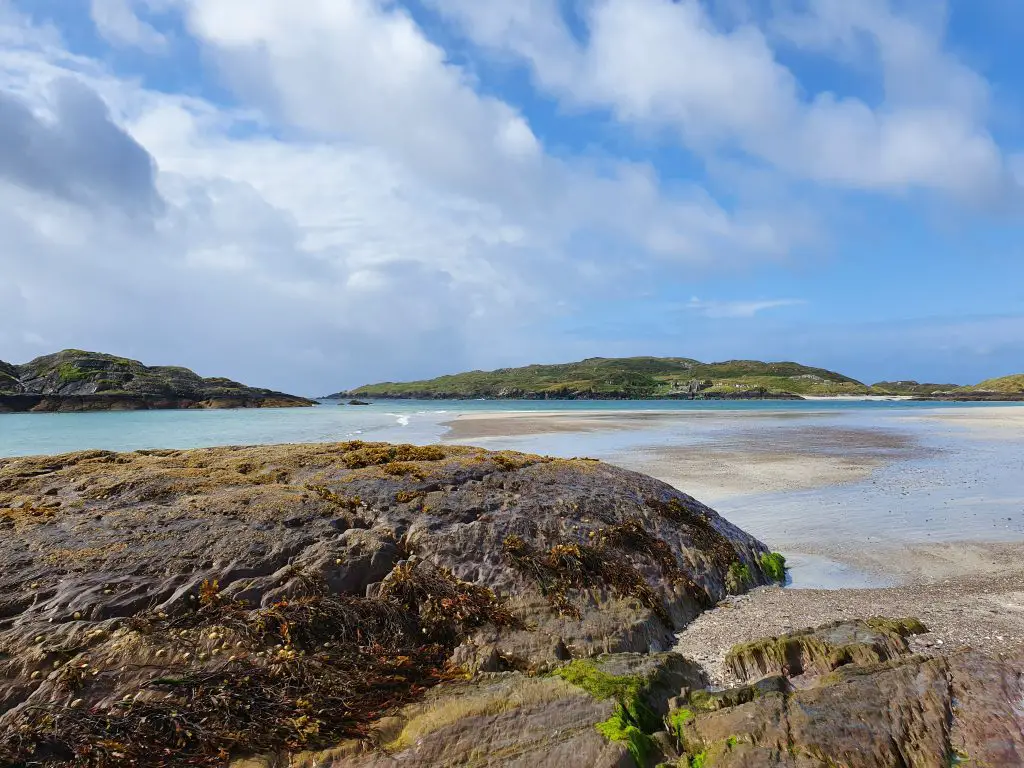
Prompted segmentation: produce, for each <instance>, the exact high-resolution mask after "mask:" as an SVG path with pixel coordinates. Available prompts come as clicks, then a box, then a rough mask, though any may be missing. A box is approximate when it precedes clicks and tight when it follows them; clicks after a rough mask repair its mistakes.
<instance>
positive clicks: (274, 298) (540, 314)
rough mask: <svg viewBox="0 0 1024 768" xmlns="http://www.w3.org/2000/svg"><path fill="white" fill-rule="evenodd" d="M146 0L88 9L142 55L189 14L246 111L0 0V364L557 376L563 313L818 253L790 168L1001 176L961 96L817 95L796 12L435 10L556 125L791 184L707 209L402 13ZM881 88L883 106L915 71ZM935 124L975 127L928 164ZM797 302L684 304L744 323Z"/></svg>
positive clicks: (946, 135) (952, 181)
mask: <svg viewBox="0 0 1024 768" xmlns="http://www.w3.org/2000/svg"><path fill="white" fill-rule="evenodd" d="M154 2H155V0H145V3H146V4H145V6H143V5H139V4H137V3H136V4H133V3H131V2H128V1H127V0H122V2H109V1H108V2H107V3H101V2H96V3H95V4H94V6H93V12H94V17H95V18H96V21H97V29H98V30H99V32H100V33H101V34H103V35H105V36H106V37H107V38H108V39H109V40H111V41H113V42H114V43H116V44H118V45H133V46H136V47H141V48H143V49H147V50H154V51H155V50H158V48H160V47H161V46H160V45H158V44H156V43H155V38H152V36H150V35H148V33H147V32H146V29H147V27H145V26H133V24H134V22H132V21H131V19H135V20H136V21H138V22H139V24H140V25H142V24H143V22H142V21H141V20H140V19H139V17H138V15H137V14H135V13H134V9H137V8H142V7H146V8H157V9H158V10H160V11H161V12H167V13H180V14H181V21H182V22H183V26H182V27H181V29H182V30H183V31H182V32H180V34H182V35H185V34H188V35H190V36H191V38H192V39H191V40H190V45H193V44H194V45H195V46H196V47H198V48H199V54H200V55H199V57H197V60H198V61H201V62H202V63H203V66H204V67H207V69H206V70H204V72H203V73H202V76H203V77H204V78H207V79H212V78H214V77H217V78H221V80H222V83H223V84H225V85H227V86H228V87H229V88H230V89H231V92H232V95H233V101H232V103H231V104H230V105H228V104H225V103H215V102H214V101H212V100H209V99H206V98H201V97H198V96H195V95H191V96H189V95H184V94H180V93H177V94H176V93H169V92H165V91H161V90H156V89H151V88H147V87H146V86H145V85H144V84H143V83H144V82H145V81H144V80H140V79H138V78H134V77H132V76H130V75H124V74H121V73H118V72H114V71H111V70H110V69H109V66H108V65H107V64H106V63H104V61H103V60H101V59H99V58H91V57H89V56H85V55H82V54H81V53H72V52H71V51H69V50H68V48H67V47H66V46H65V44H64V43H63V42H62V41H61V40H60V37H59V35H58V34H57V33H56V32H55V30H54V29H52V28H40V27H38V26H34V25H33V24H32V23H31V22H29V21H28V20H27V19H25V18H23V17H19V16H17V15H16V14H13V12H11V11H10V8H9V7H8V5H7V4H6V3H5V2H4V0H0V43H2V44H0V94H2V95H0V231H2V232H3V233H4V248H3V249H0V302H3V303H5V305H6V306H9V307H16V308H17V309H16V311H14V312H9V313H8V314H7V316H6V317H7V319H6V321H5V324H4V327H3V329H2V330H0V342H2V344H3V350H2V354H0V357H4V358H5V359H13V360H16V361H20V360H25V359H28V358H30V357H32V356H34V355H36V354H39V353H42V352H47V351H52V350H53V349H55V348H60V347H64V346H77V347H83V346H84V347H92V348H96V349H102V350H109V351H113V352H117V353H119V354H125V355H128V356H132V357H137V358H140V359H143V360H145V361H147V362H150V363H180V364H185V365H190V366H192V367H195V368H197V369H198V370H200V371H201V372H203V373H205V374H209V375H213V374H223V375H229V376H232V377H235V378H238V379H241V380H244V381H249V382H252V383H254V384H262V385H266V386H275V387H280V388H284V389H288V390H292V391H297V392H299V393H308V394H321V393H323V392H326V391H333V390H337V389H338V388H341V387H344V386H349V385H356V384H360V383H364V382H365V381H369V380H375V379H385V378H387V379H395V378H408V377H419V376H425V375H432V374H436V373H442V372H445V371H451V370H458V369H461V368H475V367H494V366H495V365H499V364H516V363H522V362H525V361H527V360H530V359H558V358H560V357H563V356H566V355H570V356H571V355H575V354H576V351H577V350H576V347H575V346H574V345H576V344H577V342H578V340H574V339H564V338H560V337H559V336H558V335H557V334H555V333H552V332H551V328H553V327H558V322H559V321H560V320H563V319H565V317H566V315H571V314H572V313H573V311H574V310H575V309H576V308H577V307H585V308H588V309H589V310H593V309H594V307H595V306H600V305H601V303H602V302H603V301H604V300H605V299H607V298H609V297H613V298H617V299H618V298H621V297H623V296H626V297H629V296H639V295H643V294H644V293H645V291H649V290H650V288H651V286H658V285H660V284H661V283H663V282H667V281H669V280H673V281H676V282H681V283H683V282H686V281H688V280H691V279H692V278H693V275H695V274H705V273H708V272H712V271H716V270H717V271H719V272H733V271H737V270H740V269H747V268H750V267H751V266H752V265H760V264H764V263H766V262H772V263H774V262H778V261H782V260H785V259H787V258H789V257H790V255H791V254H792V253H793V252H794V251H795V250H797V249H800V248H801V247H806V246H807V245H808V244H812V243H816V242H817V238H818V237H819V231H818V228H817V222H816V221H815V220H814V218H813V215H808V214H807V206H806V205H794V204H792V202H791V201H790V200H788V199H786V196H785V195H779V194H778V189H779V187H778V185H777V184H775V181H776V179H777V178H778V174H779V171H780V170H781V172H782V173H786V174H792V175H793V176H798V177H802V178H810V179H814V180H819V181H828V182H829V183H834V184H837V185H839V186H858V187H870V188H882V189H903V188H906V187H908V186H915V185H919V186H926V187H929V188H937V189H946V190H950V191H953V192H954V193H956V194H960V193H967V192H969V191H970V190H969V188H970V189H973V188H974V187H984V186H986V185H988V184H990V183H991V180H992V178H994V176H995V175H997V174H998V173H999V172H1000V171H999V170H998V168H999V167H1000V165H1001V164H1002V163H1003V159H1002V156H1001V154H1000V152H999V150H998V148H997V149H995V150H994V151H993V150H992V147H991V146H990V144H989V140H988V139H986V136H987V134H985V133H984V130H983V128H981V127H980V126H981V125H982V122H981V115H982V114H983V111H984V101H985V99H984V93H983V89H981V90H978V89H977V85H978V84H977V83H976V82H974V81H972V80H971V78H970V77H969V76H967V75H964V76H963V78H962V79H961V81H958V82H961V85H958V86H957V95H955V96H952V97H950V98H949V99H947V100H945V101H943V100H941V99H939V98H938V97H937V96H936V97H934V98H933V97H929V98H928V99H922V100H920V101H919V102H913V101H912V100H909V99H904V98H903V97H902V96H900V97H899V98H897V96H896V93H897V91H898V90H899V89H898V88H897V87H896V86H895V85H894V86H893V88H892V94H893V95H892V98H891V104H890V105H889V106H886V107H885V108H880V107H875V108H872V107H869V106H867V105H866V104H863V103H862V102H857V101H851V100H843V99H841V98H838V97H835V98H833V97H828V96H826V95H815V96H814V97H807V96H806V95H805V94H803V93H802V91H801V89H800V87H799V84H798V83H797V82H796V80H795V78H794V76H793V74H792V73H790V72H789V71H788V70H787V69H786V68H785V67H783V66H782V65H780V64H779V63H778V60H777V59H776V57H775V55H774V53H773V50H772V47H771V46H772V45H775V44H792V45H801V46H804V47H807V48H811V47H812V46H820V47H821V48H822V49H825V48H829V47H830V46H831V43H827V42H820V43H819V42H817V41H818V38H817V37H813V36H811V32H809V31H807V30H806V29H798V28H797V26H795V24H796V21H795V20H794V18H791V17H786V19H785V20H786V21H787V23H790V22H792V23H791V24H790V25H789V26H785V25H783V24H782V23H781V21H780V22H779V24H778V25H777V26H776V27H771V26H770V25H763V26H758V27H755V26H753V25H752V24H753V22H750V23H744V24H740V25H739V26H737V27H735V28H731V29H730V30H727V31H723V30H722V29H720V28H719V27H717V26H716V25H715V23H714V22H713V20H712V19H711V18H710V17H709V16H708V15H707V14H706V13H705V11H704V10H702V7H701V6H698V5H696V4H695V3H693V2H689V0H684V1H683V2H680V3H676V4H671V3H668V2H663V1H662V0H635V2H633V3H628V4H627V3H625V2H623V1H622V0H594V2H591V3H586V4H583V5H582V6H581V7H583V8H585V9H586V15H585V17H584V22H585V26H586V28H587V32H588V34H587V35H586V36H585V41H584V40H581V39H580V38H578V37H577V36H576V35H575V34H574V33H573V32H572V31H571V30H570V28H569V26H568V25H567V23H566V20H565V18H564V17H563V15H562V13H561V10H560V7H561V6H560V5H559V4H557V3H555V2H551V1H550V0H523V1H522V2H520V3H482V2H480V3H472V4H468V3H467V4H463V5H458V6H457V5H456V0H432V2H434V3H436V4H438V7H441V8H442V9H443V10H444V12H445V13H446V14H449V13H450V14H452V18H454V17H455V16H456V15H457V16H458V18H460V19H462V20H463V21H464V22H465V23H466V25H467V29H471V34H472V35H473V37H474V39H475V40H477V41H478V42H479V43H480V44H481V45H486V46H488V47H489V49H491V50H493V51H494V52H495V53H497V54H499V55H501V56H503V57H514V58H515V59H516V60H522V59H525V60H528V61H529V62H530V65H531V66H532V67H533V68H534V70H535V73H536V77H537V79H538V82H541V83H542V84H543V85H544V87H545V88H547V89H548V90H549V91H550V92H552V93H555V94H557V95H558V96H559V98H560V100H561V104H562V106H564V107H567V108H584V109H605V110H608V111H609V112H610V113H612V114H614V115H615V116H617V117H618V118H619V119H620V120H622V121H623V122H624V123H628V124H631V125H637V126H644V127H645V128H646V127H650V126H655V127H659V128H665V127H668V128H670V129H671V130H672V131H674V132H675V135H678V136H681V137H683V139H684V140H685V141H686V142H687V144H688V145H690V146H692V147H696V148H699V149H700V150H701V151H705V152H707V153H708V154H707V155H706V156H707V157H709V158H710V157H711V156H712V155H713V154H714V153H715V152H717V151H718V150H719V149H720V148H727V149H728V148H740V149H742V150H743V151H744V152H746V153H748V154H749V155H751V156H754V157H755V159H756V163H755V164H756V165H757V166H758V167H760V166H761V165H768V166H773V167H774V168H775V169H776V170H774V171H772V172H771V173H772V174H773V175H772V177H771V181H772V183H771V184H769V185H768V186H769V187H770V194H759V195H753V194H751V192H750V187H751V186H752V185H750V184H746V183H745V184H742V185H736V187H735V188H733V189H727V190H726V191H725V193H724V194H721V195H719V194H715V193H713V192H712V191H709V189H706V188H704V187H702V186H701V185H700V184H699V183H697V182H693V181H681V180H678V179H673V180H671V181H666V179H665V178H663V177H662V176H660V175H659V172H658V170H657V169H656V168H655V167H654V166H653V165H652V164H650V163H646V162H640V161H636V160H630V159H625V158H623V157H616V156H609V155H607V154H603V153H601V152H600V151H599V150H595V149H589V148H588V149H586V150H583V149H578V148H577V150H567V149H566V148H565V147H559V148H557V149H553V148H551V147H549V146H547V145H546V142H545V141H544V140H543V138H542V136H543V135H544V134H543V132H542V131H540V130H539V129H538V130H535V127H534V126H532V125H531V124H530V121H529V119H528V117H527V115H526V114H525V113H524V112H523V111H522V110H521V109H519V108H518V107H517V106H515V105H514V104H513V103H511V102H510V101H509V100H507V99H505V98H502V97H499V96H497V95H494V93H493V92H492V91H491V90H490V89H487V88H485V87H484V86H483V85H481V83H480V82H478V80H477V79H476V77H475V74H474V70H473V67H472V64H471V63H465V62H463V63H456V62H455V61H454V60H453V58H452V56H451V55H450V54H449V52H448V50H446V49H445V48H443V47H442V46H441V45H439V44H438V43H437V42H436V40H435V39H434V38H432V37H431V36H430V35H428V34H427V33H426V32H425V31H424V29H423V28H422V27H421V26H420V25H419V24H418V23H417V21H416V19H415V18H414V17H413V16H412V15H411V14H410V13H409V12H408V11H406V10H405V9H404V8H403V7H402V6H401V5H399V4H398V3H395V2H390V1H385V0H351V1H350V2H335V1H334V0H308V2H305V3H303V4H302V12H301V13H299V12H296V11H295V9H294V8H289V7H286V4H283V3H280V2H271V0H246V1H245V2H243V1H242V0H160V2H159V3H158V4H157V5H153V3H154ZM562 6H564V4H562ZM124 9H127V11H128V12H129V13H130V14H132V15H131V18H128V17H127V16H125V15H124V14H123V13H122V11H124ZM797 11H800V12H801V13H803V12H804V11H801V10H800V9H799V8H798V9H797ZM797 11H793V13H796V12H797ZM103 14H107V15H106V16H104V15H103ZM118 14H121V15H118ZM801 18H802V17H801ZM831 18H832V17H827V18H826V17H825V16H824V15H822V17H821V19H817V20H814V19H812V21H814V23H815V24H817V25H818V26H817V27H815V28H814V34H816V35H819V36H820V37H821V39H822V40H834V39H844V40H845V39H846V37H849V36H850V34H851V33H847V32H845V31H843V30H844V29H845V27H842V26H841V25H840V24H839V22H838V21H829V19H831ZM104 19H105V21H104ZM112 19H113V21H112ZM779 19H780V20H781V19H782V17H781V16H780V17H779ZM805 21H806V19H805ZM758 23H761V22H758ZM808 23H810V22H808ZM844 23H845V22H844ZM850 23H851V24H853V23H854V22H850ZM857 24H862V22H857ZM104 25H106V26H104ZM112 25H113V26H112ZM829 25H831V26H829ZM115 27H116V28H118V29H119V30H120V31H114V29H115ZM833 27H834V29H833ZM856 28H857V29H858V30H859V29H860V26H857V27H856ZM824 29H827V30H832V31H829V32H828V35H831V37H828V36H826V35H825V33H824V32H823V31H822V30H824ZM153 32H154V33H155V34H156V35H157V36H160V38H161V39H164V36H163V33H161V32H159V31H157V30H153ZM176 34H178V33H176ZM858 35H860V32H857V33H855V34H853V37H857V36H858ZM877 35H878V36H879V37H881V35H882V32H878V33H877ZM897 37H898V36H897ZM886 39H887V40H888V39H889V38H888V37H887V38H886ZM894 39H896V38H894ZM922 39H925V38H922ZM927 39H928V40H930V39H931V38H927ZM780 40H781V41H784V43H778V41H780ZM787 41H788V42H787ZM681 42H685V43H686V45H685V46H682V45H680V44H679V43H681ZM832 47H835V48H836V49H838V48H840V47H841V46H839V45H834V46H832ZM891 47H892V48H893V49H894V50H895V49H897V48H898V47H899V46H898V45H897V43H895V42H894V43H892V44H891ZM165 50H166V49H165ZM916 50H919V51H921V52H922V53H921V54H920V60H925V58H926V54H927V55H928V56H934V55H936V54H935V50H936V49H934V48H928V47H927V46H925V45H923V44H922V45H921V46H919V47H918V49H916ZM680 51H682V53H680ZM687 52H689V53H687ZM687 56H698V58H695V59H694V58H686V57H687ZM908 56H909V55H908ZM645 57H652V58H651V60H652V61H654V62H660V65H661V67H663V68H659V67H657V66H648V64H647V58H645ZM681 57H682V58H681ZM905 58H907V57H905ZM943 60H944V59H943ZM886 66H887V67H888V69H886V72H891V73H893V74H892V78H891V80H892V82H893V83H896V81H897V79H898V77H897V75H898V73H900V72H905V71H910V70H911V69H913V68H914V67H913V66H911V65H910V64H907V63H905V61H902V60H901V61H899V62H895V63H893V64H891V65H888V64H887V65H886ZM914 66H918V65H917V64H915V65H914ZM949 72H951V73H956V72H960V74H963V72H961V71H960V70H949ZM958 77H959V75H958ZM196 92H202V89H198V88H197V89H196ZM723 93H728V94H729V97H727V98H723V95H722V94H723ZM829 98H832V101H831V102H829V103H826V102H828V99H829ZM942 110H948V111H949V112H950V113H954V112H955V113H956V114H958V115H961V116H962V119H961V120H960V121H959V122H957V121H951V122H945V121H943V122H942V124H943V125H944V126H945V128H944V129H943V130H931V131H930V134H931V135H930V139H929V142H930V143H924V144H921V143H920V142H918V141H917V139H916V138H915V137H916V134H917V132H918V131H920V130H921V129H922V128H921V127H922V126H923V125H925V124H927V123H928V122H929V121H930V120H937V118H938V116H939V115H940V114H944V113H943V112H942ZM815 121H818V122H815ZM883 124H884V126H885V127H884V130H883V128H882V126H883ZM931 128H932V129H934V126H931ZM883 139H884V140H883ZM968 139H970V141H974V140H976V144H975V145H971V143H970V141H968ZM970 146H974V149H973V150H972V151H966V150H965V147H970ZM804 153H806V156H805V154H804ZM830 153H832V154H830ZM943 156H945V165H944V166H943V168H941V169H940V168H939V163H938V158H940V157H943ZM773 164H774V165H773ZM749 167H750V164H749V163H748V164H746V165H745V166H744V168H745V169H749ZM746 178H747V179H748V180H749V179H750V176H749V175H748V176H746ZM740 187H742V188H740ZM716 192H720V190H716ZM696 290H699V289H697V288H687V291H688V292H689V291H696ZM684 295H689V293H687V294H684ZM755 295H757V294H756V293H755ZM793 303H795V302H794V300H766V301H742V302H730V301H699V300H694V302H691V305H689V306H687V307H686V308H688V309H689V310H692V311H693V312H694V314H695V315H696V314H701V315H706V316H709V317H749V316H752V315H755V314H757V313H758V312H761V311H767V310H769V309H771V308H773V307H783V306H787V305H792V304H793ZM684 306H686V305H684ZM675 309H677V310H678V307H676V308H675ZM692 320H693V322H695V323H696V322H701V320H700V319H699V318H697V317H693V318H692ZM598 335H599V334H598ZM585 343H586V344H588V345H591V346H589V348H588V354H591V353H593V354H601V353H603V352H605V351H606V350H604V349H603V345H604V343H605V340H604V339H602V338H595V339H591V340H587V341H586V342H585ZM622 351H623V352H624V353H630V352H631V351H633V350H627V349H623V350H622ZM710 356H717V355H710Z"/></svg>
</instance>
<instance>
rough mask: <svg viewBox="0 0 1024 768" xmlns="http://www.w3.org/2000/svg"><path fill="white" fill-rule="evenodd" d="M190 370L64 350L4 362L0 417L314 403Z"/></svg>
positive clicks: (0, 380)
mask: <svg viewBox="0 0 1024 768" xmlns="http://www.w3.org/2000/svg"><path fill="white" fill-rule="evenodd" d="M315 404H316V403H314V402H313V401H312V400H307V399H306V398H303V397H296V396H294V395H287V394H284V393H283V392H274V391H272V390H269V389H257V388H254V387H247V386H245V385H244V384H239V383H238V382H237V381H232V380H230V379H224V378H203V377H202V376H199V375H198V374H197V373H195V372H193V371H190V370H189V369H188V368H180V367H176V366H152V367H150V366H145V365H143V364H142V363H140V362H138V361H137V360H129V359H127V358H123V357H116V356H114V355H107V354H102V353H99V352H85V351H82V350H79V349H65V350H64V351H62V352H57V353H55V354H52V355H45V356H43V357H37V358H36V359H35V360H33V361H32V362H30V363H25V364H24V365H14V364H12V363H5V362H4V361H2V360H0V413H26V412H36V413H38V412H74V411H139V410H152V409H163V408H279V407H294V406H309V405H315Z"/></svg>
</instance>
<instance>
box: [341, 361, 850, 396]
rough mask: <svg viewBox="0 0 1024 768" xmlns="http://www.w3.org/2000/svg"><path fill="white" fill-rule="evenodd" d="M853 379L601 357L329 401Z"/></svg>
mask: <svg viewBox="0 0 1024 768" xmlns="http://www.w3.org/2000/svg"><path fill="white" fill-rule="evenodd" d="M868 393H869V389H868V387H867V386H865V385H864V384H862V383H861V382H859V381H857V380H856V379H851V378H850V377H848V376H843V375H842V374H839V373H835V372H834V371H828V370H825V369H823V368H811V367H808V366H805V365H800V364H799V363H791V362H781V363H763V362H759V361H755V360H731V361H728V362H723V363H702V362H700V361H699V360H693V359H690V358H685V357H626V358H603V357H596V358H590V359H588V360H582V361H580V362H576V363H564V364H560V365H528V366H525V367H522V368H502V369H499V370H496V371H470V372H468V373H459V374H454V375H450V376H440V377H438V378H436V379H430V380H427V381H411V382H383V383H380V384H369V385H366V386H362V387H357V388H356V389H353V390H351V391H349V392H339V393H338V394H337V395H332V397H378V398H416V399H420V398H422V399H435V398H436V399H474V398H502V399H506V398H507V399H516V398H521V399H548V398H551V399H620V398H638V399H642V398H658V397H667V398H693V397H712V398H756V397H798V396H800V395H857V394H868Z"/></svg>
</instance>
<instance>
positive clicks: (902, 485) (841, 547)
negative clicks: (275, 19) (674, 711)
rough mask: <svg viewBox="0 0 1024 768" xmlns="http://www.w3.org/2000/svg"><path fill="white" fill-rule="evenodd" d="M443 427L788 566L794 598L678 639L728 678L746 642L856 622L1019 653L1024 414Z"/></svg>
mask: <svg viewBox="0 0 1024 768" xmlns="http://www.w3.org/2000/svg"><path fill="white" fill-rule="evenodd" d="M448 426H449V428H450V431H449V433H448V434H447V436H446V439H448V440H454V441H458V442H470V443H480V444H484V445H487V446H488V447H499V446H501V447H510V448H529V449H531V450H543V449H544V447H545V446H550V447H553V448H556V449H559V450H561V451H563V452H564V451H572V450H573V449H576V448H579V449H580V450H581V451H582V453H583V454H585V455H596V457H597V458H601V459H604V460H607V461H610V462H612V463H614V464H618V465H620V466H623V467H626V468H628V469H633V470H636V471H639V472H644V473H646V474H650V475H653V476H655V477H657V478H659V479H661V480H664V481H666V482H669V483H670V484H672V485H674V486H675V487H677V488H679V489H681V490H683V491H685V492H686V493H689V494H690V495H692V496H694V497H696V498H698V499H700V500H701V501H704V502H705V503H708V504H710V505H711V506H713V507H715V509H717V510H718V511H719V512H720V513H721V514H723V515H724V516H725V517H727V518H728V519H730V520H731V521H733V522H734V523H736V524H738V525H740V526H742V527H743V528H745V529H746V530H749V531H751V532H752V533H753V534H754V535H757V536H759V537H760V538H762V540H764V541H766V542H767V543H768V544H769V545H770V546H772V547H773V548H776V549H779V550H780V551H782V552H783V553H785V554H786V555H787V557H789V558H790V563H791V565H793V571H792V572H793V574H794V578H795V582H796V583H795V584H794V585H793V586H790V587H787V588H785V589H779V588H767V589H760V590H756V591H754V592H753V593H751V594H749V595H745V596H741V597H737V598H730V599H729V600H728V601H727V602H726V603H724V604H723V605H722V606H721V607H719V608H716V609H715V610H712V611H709V612H707V613H705V614H703V615H702V616H701V617H700V618H699V619H698V620H697V621H695V622H694V623H693V624H692V625H691V626H689V627H688V628H687V629H686V630H685V631H684V632H683V633H681V635H680V645H679V649H680V650H681V651H683V652H684V653H686V654H687V655H690V656H693V657H695V658H697V659H699V660H700V661H701V662H702V663H703V664H704V665H705V667H706V668H707V670H708V672H709V674H711V675H712V676H713V677H714V678H715V679H717V680H719V681H722V682H726V678H725V673H724V671H723V667H722V665H721V660H722V658H723V657H724V655H725V653H726V651H727V650H728V649H729V647H731V645H732V644H734V643H736V642H738V641H741V640H746V639H753V638H754V637H755V636H763V635H765V634H770V633H782V632H785V631H788V630H792V629H797V628H803V627H809V626H816V625H819V624H822V623H825V622H829V621H836V620H840V619H844V618H853V617H857V616H866V615H886V616H904V615H906V616H917V617H919V618H921V619H922V620H923V621H924V622H925V624H926V625H927V626H928V627H929V629H930V630H931V633H930V634H928V635H926V636H924V637H922V638H920V639H919V640H917V641H915V643H916V646H915V647H916V650H918V651H921V652H928V651H929V649H933V650H936V651H938V650H943V649H945V650H949V649H950V648H958V647H962V646H973V647H984V648H988V649H991V650H997V651H999V650H1009V649H1019V648H1021V647H1022V646H1024V527H1022V523H1024V489H1022V488H1021V487H1019V482H1018V480H1017V478H1019V477H1022V476H1024V407H1001V406H987V405H986V406H972V407H966V408H934V409H931V408H921V409H919V410H914V411H908V410H893V411H891V412H885V413H884V414H882V415H879V414H878V413H877V412H872V413H871V414H869V415H866V416H864V417H863V418H861V417H859V416H855V417H843V418H833V417H828V416H823V415H821V414H814V413H793V412H771V411H762V412H757V413H749V412H738V411H737V412H722V411H696V412H694V411H685V412H642V413H637V412H629V411H600V412H596V411H579V412H566V411H561V412H559V411H547V412H530V413H479V414H464V415H462V416H460V417H459V418H457V419H455V420H453V421H452V422H449V424H448ZM627 435H629V436H630V440H629V441H626V442H624V441H625V440H626V436H627ZM573 436H575V437H573ZM588 448H589V450H587V449H588ZM807 586H812V587H813V586H827V587H832V588H828V589H822V588H801V587H807ZM794 587H796V588H794Z"/></svg>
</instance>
